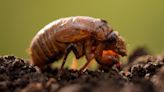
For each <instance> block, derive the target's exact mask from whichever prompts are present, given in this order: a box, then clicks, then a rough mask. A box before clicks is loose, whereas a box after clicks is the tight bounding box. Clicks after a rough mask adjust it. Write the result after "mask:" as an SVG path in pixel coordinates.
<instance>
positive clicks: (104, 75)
mask: <svg viewBox="0 0 164 92" xmlns="http://www.w3.org/2000/svg"><path fill="white" fill-rule="evenodd" d="M25 62H26V61H25V60H22V59H20V58H16V57H15V56H1V57H0V92H100V91H101V92H163V90H164V85H163V84H164V66H163V65H164V55H158V56H154V55H150V54H149V53H148V52H147V51H146V50H145V49H144V48H138V49H136V50H135V51H134V52H133V53H132V54H131V55H130V56H129V60H128V63H127V64H126V65H124V66H123V67H122V69H121V70H118V69H116V68H114V67H112V68H111V69H103V68H99V69H97V70H95V71H91V70H86V71H85V72H84V73H83V74H81V75H80V76H79V74H78V71H74V70H70V69H64V71H63V73H62V74H61V75H59V74H60V73H59V69H56V68H55V69H51V68H46V69H44V70H43V71H42V72H41V71H40V70H39V68H37V67H36V66H32V65H29V64H27V63H25Z"/></svg>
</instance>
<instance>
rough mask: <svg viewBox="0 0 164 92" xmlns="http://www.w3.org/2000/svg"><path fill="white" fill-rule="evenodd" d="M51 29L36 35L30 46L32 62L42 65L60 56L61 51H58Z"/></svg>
mask: <svg viewBox="0 0 164 92" xmlns="http://www.w3.org/2000/svg"><path fill="white" fill-rule="evenodd" d="M52 32H53V31H52V30H50V31H46V30H45V32H43V33H42V34H38V35H36V36H37V37H35V38H34V39H33V42H32V43H31V46H30V54H31V58H32V62H31V63H32V64H34V65H37V66H39V67H43V66H44V65H46V64H48V63H52V62H53V61H55V60H58V59H60V58H61V57H62V55H63V53H62V52H60V51H59V49H58V46H57V45H56V44H55V40H54V39H53V38H54V37H53V35H54V34H52Z"/></svg>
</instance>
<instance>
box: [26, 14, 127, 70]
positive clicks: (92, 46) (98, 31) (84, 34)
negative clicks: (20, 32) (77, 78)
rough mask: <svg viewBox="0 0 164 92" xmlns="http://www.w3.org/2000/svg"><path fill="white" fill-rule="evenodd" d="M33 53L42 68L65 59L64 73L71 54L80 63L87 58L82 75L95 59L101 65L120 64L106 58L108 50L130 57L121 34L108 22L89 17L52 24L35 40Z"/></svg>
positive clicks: (62, 20)
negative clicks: (83, 58) (80, 60)
mask: <svg viewBox="0 0 164 92" xmlns="http://www.w3.org/2000/svg"><path fill="white" fill-rule="evenodd" d="M29 50H30V56H31V59H32V60H31V63H32V64H34V65H37V66H39V67H40V68H43V67H44V66H45V65H48V64H50V63H52V62H54V61H56V60H59V59H61V58H63V62H62V65H61V69H63V66H64V64H65V62H66V59H67V56H68V54H69V53H70V52H71V51H73V53H74V54H75V56H76V58H77V59H79V58H80V57H82V56H85V57H86V60H87V62H86V63H85V64H84V66H82V68H81V69H80V72H83V71H84V70H85V68H86V66H87V65H88V64H89V63H90V61H91V60H92V59H93V58H95V59H96V61H97V62H98V63H99V64H101V65H108V63H107V62H106V61H108V60H110V61H112V62H118V58H119V57H114V56H113V55H110V54H108V56H103V51H105V50H112V51H113V52H115V53H116V54H117V55H121V56H125V55H126V46H125V42H124V40H123V39H122V37H121V36H120V35H119V34H118V32H116V31H113V29H112V27H111V26H110V25H108V24H107V22H106V21H105V20H101V19H97V18H91V17H86V16H75V17H68V18H62V19H59V20H56V21H54V22H52V23H50V24H48V25H47V26H45V27H44V28H43V29H41V30H40V31H39V32H38V33H37V34H36V36H35V37H34V38H33V40H32V42H31V45H30V48H29ZM110 63H111V62H110ZM110 63H109V65H111V64H110Z"/></svg>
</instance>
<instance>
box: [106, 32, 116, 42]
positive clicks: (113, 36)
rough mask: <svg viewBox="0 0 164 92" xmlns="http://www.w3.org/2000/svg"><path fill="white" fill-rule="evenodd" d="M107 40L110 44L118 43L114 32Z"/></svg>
mask: <svg viewBox="0 0 164 92" xmlns="http://www.w3.org/2000/svg"><path fill="white" fill-rule="evenodd" d="M107 40H108V42H110V43H116V41H117V35H116V34H115V33H114V32H112V33H110V34H109V35H108V38H107Z"/></svg>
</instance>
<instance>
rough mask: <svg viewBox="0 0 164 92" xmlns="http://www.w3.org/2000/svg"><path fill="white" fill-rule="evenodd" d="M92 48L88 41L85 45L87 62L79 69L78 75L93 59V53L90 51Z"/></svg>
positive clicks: (90, 42)
mask: <svg viewBox="0 0 164 92" xmlns="http://www.w3.org/2000/svg"><path fill="white" fill-rule="evenodd" d="M92 47H93V46H92V41H90V40H88V41H87V42H86V43H85V57H86V60H87V62H86V63H85V64H84V65H83V66H82V68H81V69H80V71H79V73H80V74H81V73H82V72H84V71H85V69H86V68H87V66H88V65H89V63H90V62H91V60H92V59H93V58H94V51H92Z"/></svg>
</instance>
